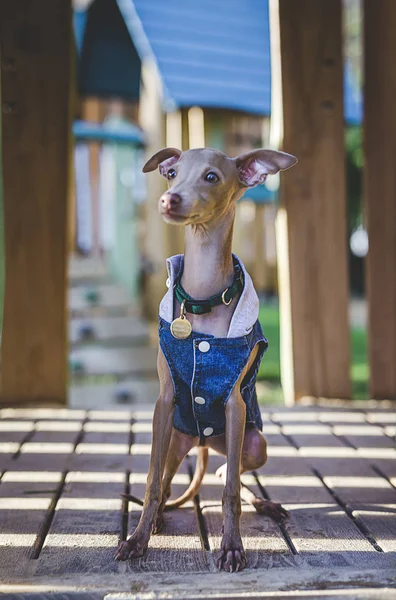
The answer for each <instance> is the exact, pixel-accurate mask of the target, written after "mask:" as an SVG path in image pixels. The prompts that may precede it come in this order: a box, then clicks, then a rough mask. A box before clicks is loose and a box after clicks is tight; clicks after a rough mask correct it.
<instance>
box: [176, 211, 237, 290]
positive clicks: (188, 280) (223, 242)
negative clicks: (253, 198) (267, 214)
mask: <svg viewBox="0 0 396 600" xmlns="http://www.w3.org/2000/svg"><path fill="white" fill-rule="evenodd" d="M234 218H235V211H234V210H233V211H232V212H227V214H226V215H224V217H223V218H222V219H221V221H216V222H214V223H209V224H208V225H205V227H203V226H193V225H188V226H187V227H186V230H185V248H184V270H183V276H182V279H181V284H182V286H183V288H184V289H185V291H186V292H187V294H189V295H190V296H191V297H192V298H195V299H197V300H205V299H206V298H209V297H210V296H213V295H215V294H218V293H219V292H221V291H223V290H225V288H226V287H228V286H230V285H231V284H232V281H233V278H234V265H233V261H232V234H233V227H234Z"/></svg>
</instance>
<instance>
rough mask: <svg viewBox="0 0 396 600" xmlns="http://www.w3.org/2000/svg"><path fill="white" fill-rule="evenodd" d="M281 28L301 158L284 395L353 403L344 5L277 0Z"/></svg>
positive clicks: (284, 184) (288, 205)
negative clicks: (344, 76) (349, 323)
mask: <svg viewBox="0 0 396 600" xmlns="http://www.w3.org/2000/svg"><path fill="white" fill-rule="evenodd" d="M279 28H280V52H281V61H282V88H283V89H282V92H283V124H284V139H283V148H284V150H286V151H288V152H291V153H293V154H295V155H296V156H297V157H298V159H299V163H298V165H297V166H296V167H294V168H293V169H291V170H290V171H288V172H287V173H285V174H284V175H282V181H281V188H280V209H279V212H278V221H277V234H278V247H279V250H281V252H280V254H279V262H278V265H279V269H278V271H279V277H278V279H279V291H280V301H281V338H282V344H281V347H282V361H281V363H282V381H283V383H284V391H285V399H286V402H287V404H292V403H293V402H294V401H295V400H298V399H299V398H301V397H303V396H323V397H330V398H350V396H351V384H350V374H349V363H350V356H349V325H348V277H347V246H346V235H345V232H346V207H345V205H346V202H345V166H344V163H345V159H344V117H343V89H342V86H343V83H342V81H343V60H342V36H341V31H342V27H341V0H334V1H328V0H301V2H295V1H294V0H279ZM329 290H331V293H330V292H329Z"/></svg>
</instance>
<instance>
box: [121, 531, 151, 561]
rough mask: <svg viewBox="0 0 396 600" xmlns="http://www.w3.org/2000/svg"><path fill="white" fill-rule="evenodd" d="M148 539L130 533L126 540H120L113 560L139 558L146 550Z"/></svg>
mask: <svg viewBox="0 0 396 600" xmlns="http://www.w3.org/2000/svg"><path fill="white" fill-rule="evenodd" d="M147 546H148V541H145V540H141V539H139V538H138V537H137V536H136V537H135V536H134V535H132V536H131V537H130V538H129V539H128V540H125V541H123V542H120V543H119V545H118V548H117V551H116V553H115V555H114V559H115V560H128V559H130V558H140V557H141V556H143V554H144V553H145V552H146V550H147Z"/></svg>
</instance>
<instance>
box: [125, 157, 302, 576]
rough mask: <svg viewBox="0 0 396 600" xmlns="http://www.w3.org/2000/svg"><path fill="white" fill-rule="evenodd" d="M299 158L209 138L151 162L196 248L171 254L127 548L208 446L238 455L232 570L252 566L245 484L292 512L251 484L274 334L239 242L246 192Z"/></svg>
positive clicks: (225, 564) (230, 526)
mask: <svg viewBox="0 0 396 600" xmlns="http://www.w3.org/2000/svg"><path fill="white" fill-rule="evenodd" d="M296 162H297V159H296V158H295V157H294V156H292V155H290V154H286V153H284V152H276V151H273V150H264V149H260V150H253V151H252V152H247V153H245V154H242V155H240V156H238V157H236V158H229V157H228V156H226V155H225V154H223V153H222V152H219V151H218V150H213V149H209V148H203V149H198V150H189V151H187V152H183V153H182V152H181V151H180V150H176V149H175V148H166V149H164V150H160V151H159V152H157V153H156V154H155V155H154V156H153V157H152V158H150V160H149V161H148V162H147V163H146V165H145V166H144V168H143V171H144V172H145V173H147V172H149V171H154V170H155V169H157V167H159V170H160V173H161V174H162V175H163V176H164V177H166V178H167V180H168V182H169V188H168V191H167V192H165V193H164V194H163V195H162V196H161V198H160V200H159V212H160V214H161V215H162V217H163V218H164V220H165V221H166V222H167V223H173V224H177V225H183V226H185V228H186V229H185V254H184V256H181V255H180V256H176V257H172V258H171V259H168V272H169V280H168V281H169V290H168V292H167V294H166V295H165V297H164V299H163V301H162V303H161V306H160V327H159V337H160V349H159V353H158V375H159V380H160V396H159V398H158V400H157V403H156V406H155V411H154V420H153V445H152V451H151V460H150V469H149V473H148V479H147V488H146V495H145V499H144V504H143V511H142V515H141V518H140V521H139V524H138V526H137V528H136V530H135V532H134V533H133V535H131V537H130V538H129V539H128V540H127V541H125V542H121V544H120V546H119V548H118V550H117V553H116V556H115V558H116V559H117V560H127V559H128V558H136V557H139V556H142V555H143V553H144V552H145V551H146V549H147V546H148V542H149V539H150V535H151V532H152V531H154V532H156V531H159V530H160V529H161V527H162V522H163V512H164V510H166V509H168V508H175V507H177V506H180V505H181V504H183V503H184V502H186V501H187V500H188V499H190V498H192V497H193V496H194V495H195V494H196V493H197V491H198V489H199V486H200V484H201V482H202V478H203V475H204V473H205V469H206V465H207V460H208V448H212V449H213V450H215V451H216V452H219V453H220V454H223V455H225V456H226V457H227V463H226V464H225V465H224V467H223V468H221V469H219V471H218V475H219V476H220V477H222V479H223V481H224V485H225V487H224V494H223V513H224V528H223V529H224V531H223V538H222V542H221V553H220V556H219V558H218V567H219V568H224V569H225V570H226V571H230V572H232V571H239V570H241V569H243V568H244V567H245V566H246V557H245V553H244V550H243V546H242V540H241V535H240V526H239V521H240V514H241V495H242V497H243V499H244V500H246V501H248V502H250V503H251V504H253V506H254V507H255V508H256V510H257V511H258V512H260V513H262V514H267V515H270V516H272V517H273V518H275V519H278V520H279V519H282V518H284V517H285V516H287V513H286V511H285V510H284V509H283V508H282V507H281V506H280V505H279V504H276V503H273V502H270V501H268V500H264V499H261V498H258V497H256V496H255V495H254V494H253V492H252V491H251V490H249V489H247V488H245V487H242V488H241V481H240V474H241V473H243V472H245V471H251V470H254V469H257V468H259V467H261V466H262V465H263V464H265V462H266V460H267V451H266V448H267V445H266V442H265V440H264V438H263V436H262V435H261V433H260V429H261V428H262V421H261V415H260V410H259V407H258V403H257V396H256V392H255V381H256V375H257V370H258V367H259V364H260V360H261V358H262V356H263V354H264V351H265V349H266V347H267V340H266V339H265V337H264V335H263V333H262V331H261V327H260V324H259V322H258V298H257V294H256V293H255V291H254V288H253V284H252V281H251V279H250V277H249V275H248V274H247V273H246V270H245V268H244V266H243V264H242V262H241V261H240V259H238V257H236V256H235V255H233V254H232V251H231V245H232V233H233V225H234V218H235V203H236V201H237V200H238V199H239V198H240V197H241V196H242V195H243V193H244V192H245V190H246V188H247V187H253V186H255V185H258V184H260V183H263V182H264V181H265V179H266V177H267V175H270V174H275V173H278V171H280V170H283V169H288V168H289V167H291V166H292V165H294V164H295V163H296ZM194 446H198V458H197V466H196V472H195V475H194V478H193V480H192V482H191V485H190V487H189V488H188V490H187V491H186V492H185V493H184V494H183V496H181V497H180V498H178V499H177V500H175V501H172V502H167V500H168V498H169V496H170V486H171V482H172V479H173V476H174V475H175V473H176V472H177V470H178V468H179V466H180V464H181V462H182V461H183V459H184V457H185V456H186V454H187V453H188V452H189V451H190V450H191V448H193V447H194Z"/></svg>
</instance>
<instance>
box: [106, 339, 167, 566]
mask: <svg viewBox="0 0 396 600" xmlns="http://www.w3.org/2000/svg"><path fill="white" fill-rule="evenodd" d="M158 375H159V380H160V395H159V398H158V400H157V403H156V405H155V409H154V417H153V441H152V447H151V458H150V467H149V472H148V477H147V486H146V494H145V497H144V504H143V510H142V514H141V517H140V520H139V524H138V526H137V527H136V529H135V531H134V533H133V534H132V535H131V536H130V537H129V538H128V539H127V540H126V541H123V542H121V543H120V545H119V547H118V549H117V552H116V554H115V559H116V560H127V559H128V558H138V557H139V556H143V554H144V553H145V551H146V550H147V546H148V543H149V540H150V535H151V532H152V529H153V525H154V523H155V520H156V518H157V512H158V508H159V506H160V503H161V500H162V477H163V473H164V468H165V460H166V456H167V454H168V449H169V442H170V438H171V433H172V421H173V412H174V402H173V398H174V390H173V383H172V378H171V376H170V373H169V368H168V365H167V362H166V360H165V357H164V355H163V353H162V351H161V349H160V350H159V354H158Z"/></svg>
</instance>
